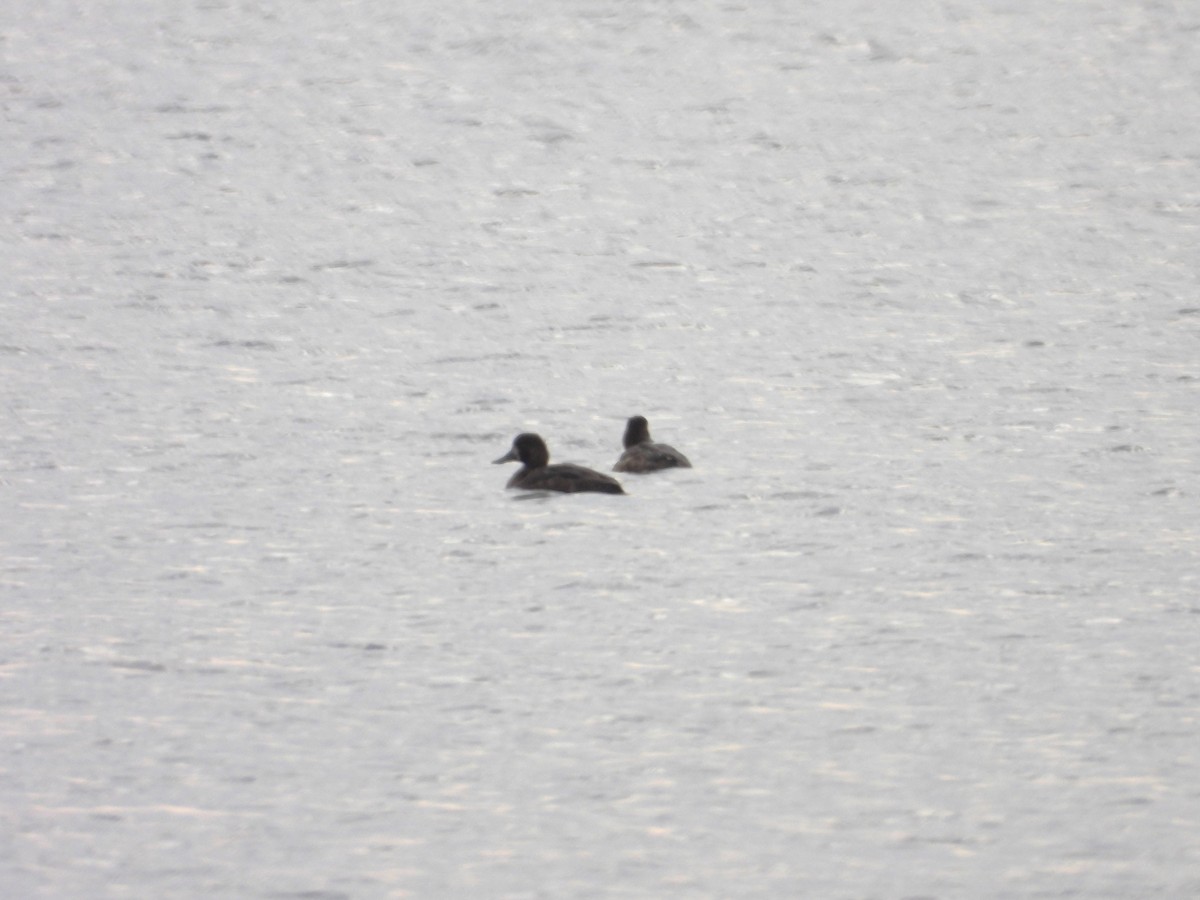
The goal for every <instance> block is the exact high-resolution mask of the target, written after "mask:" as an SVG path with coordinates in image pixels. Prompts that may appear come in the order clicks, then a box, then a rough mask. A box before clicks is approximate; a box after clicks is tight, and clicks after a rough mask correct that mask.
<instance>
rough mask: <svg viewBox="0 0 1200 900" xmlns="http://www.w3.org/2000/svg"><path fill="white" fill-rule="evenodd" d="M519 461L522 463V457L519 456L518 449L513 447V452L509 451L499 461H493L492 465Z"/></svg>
mask: <svg viewBox="0 0 1200 900" xmlns="http://www.w3.org/2000/svg"><path fill="white" fill-rule="evenodd" d="M519 461H520V457H519V456H517V448H516V447H513V448H512V449H511V450H509V451H508V452H507V453H505V454H504V455H503V456H502V457H500V458H499V459H493V460H492V465H499V464H500V463H506V462H519Z"/></svg>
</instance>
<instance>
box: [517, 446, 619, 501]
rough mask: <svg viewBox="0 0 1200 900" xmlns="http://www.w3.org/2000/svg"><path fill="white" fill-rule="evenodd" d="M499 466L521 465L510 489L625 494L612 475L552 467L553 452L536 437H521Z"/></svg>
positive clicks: (560, 465) (570, 466) (566, 466)
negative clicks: (551, 456) (516, 463)
mask: <svg viewBox="0 0 1200 900" xmlns="http://www.w3.org/2000/svg"><path fill="white" fill-rule="evenodd" d="M495 462H496V463H506V462H520V463H521V468H520V469H518V470H517V472H516V474H515V475H513V477H512V478H510V479H508V484H507V485H506V487H510V488H520V489H521V490H526V491H559V492H560V493H564V494H577V493H580V492H582V491H591V492H594V493H600V494H624V493H625V491H624V489H623V488H622V487H621V483H620V482H619V481H617V479H615V478H613V477H612V476H611V475H604V474H602V473H600V472H596V471H593V470H592V469H588V468H586V467H584V466H577V465H574V464H573V463H557V464H555V465H553V466H552V465H550V451H549V450H548V449H547V448H546V442H545V441H543V440H542V439H541V437H540V436H538V435H536V434H530V433H528V432H527V433H525V434H518V435H517V436H516V437H515V438H514V439H513V443H512V449H510V450H509V451H508V453H506V454H505V455H504V456H502V457H500V458H499V459H497V460H495Z"/></svg>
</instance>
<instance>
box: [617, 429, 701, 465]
mask: <svg viewBox="0 0 1200 900" xmlns="http://www.w3.org/2000/svg"><path fill="white" fill-rule="evenodd" d="M623 442H624V444H625V452H624V453H622V454H621V458H620V459H618V460H617V464H616V465H615V466H613V471H614V472H636V473H645V472H657V471H658V470H659V469H674V468H680V469H690V468H691V467H692V464H691V463H690V462H688V458H687V457H686V456H684V455H683V454H682V453H680V452H679V451H678V450H676V449H675V448H674V447H668V446H667V445H666V444H656V443H654V442H653V441H651V440H650V423H649V422H647V421H646V417H645V416H634V417H633V418H632V419H630V420H629V421H628V422H627V423H625V437H624V440H623Z"/></svg>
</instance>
